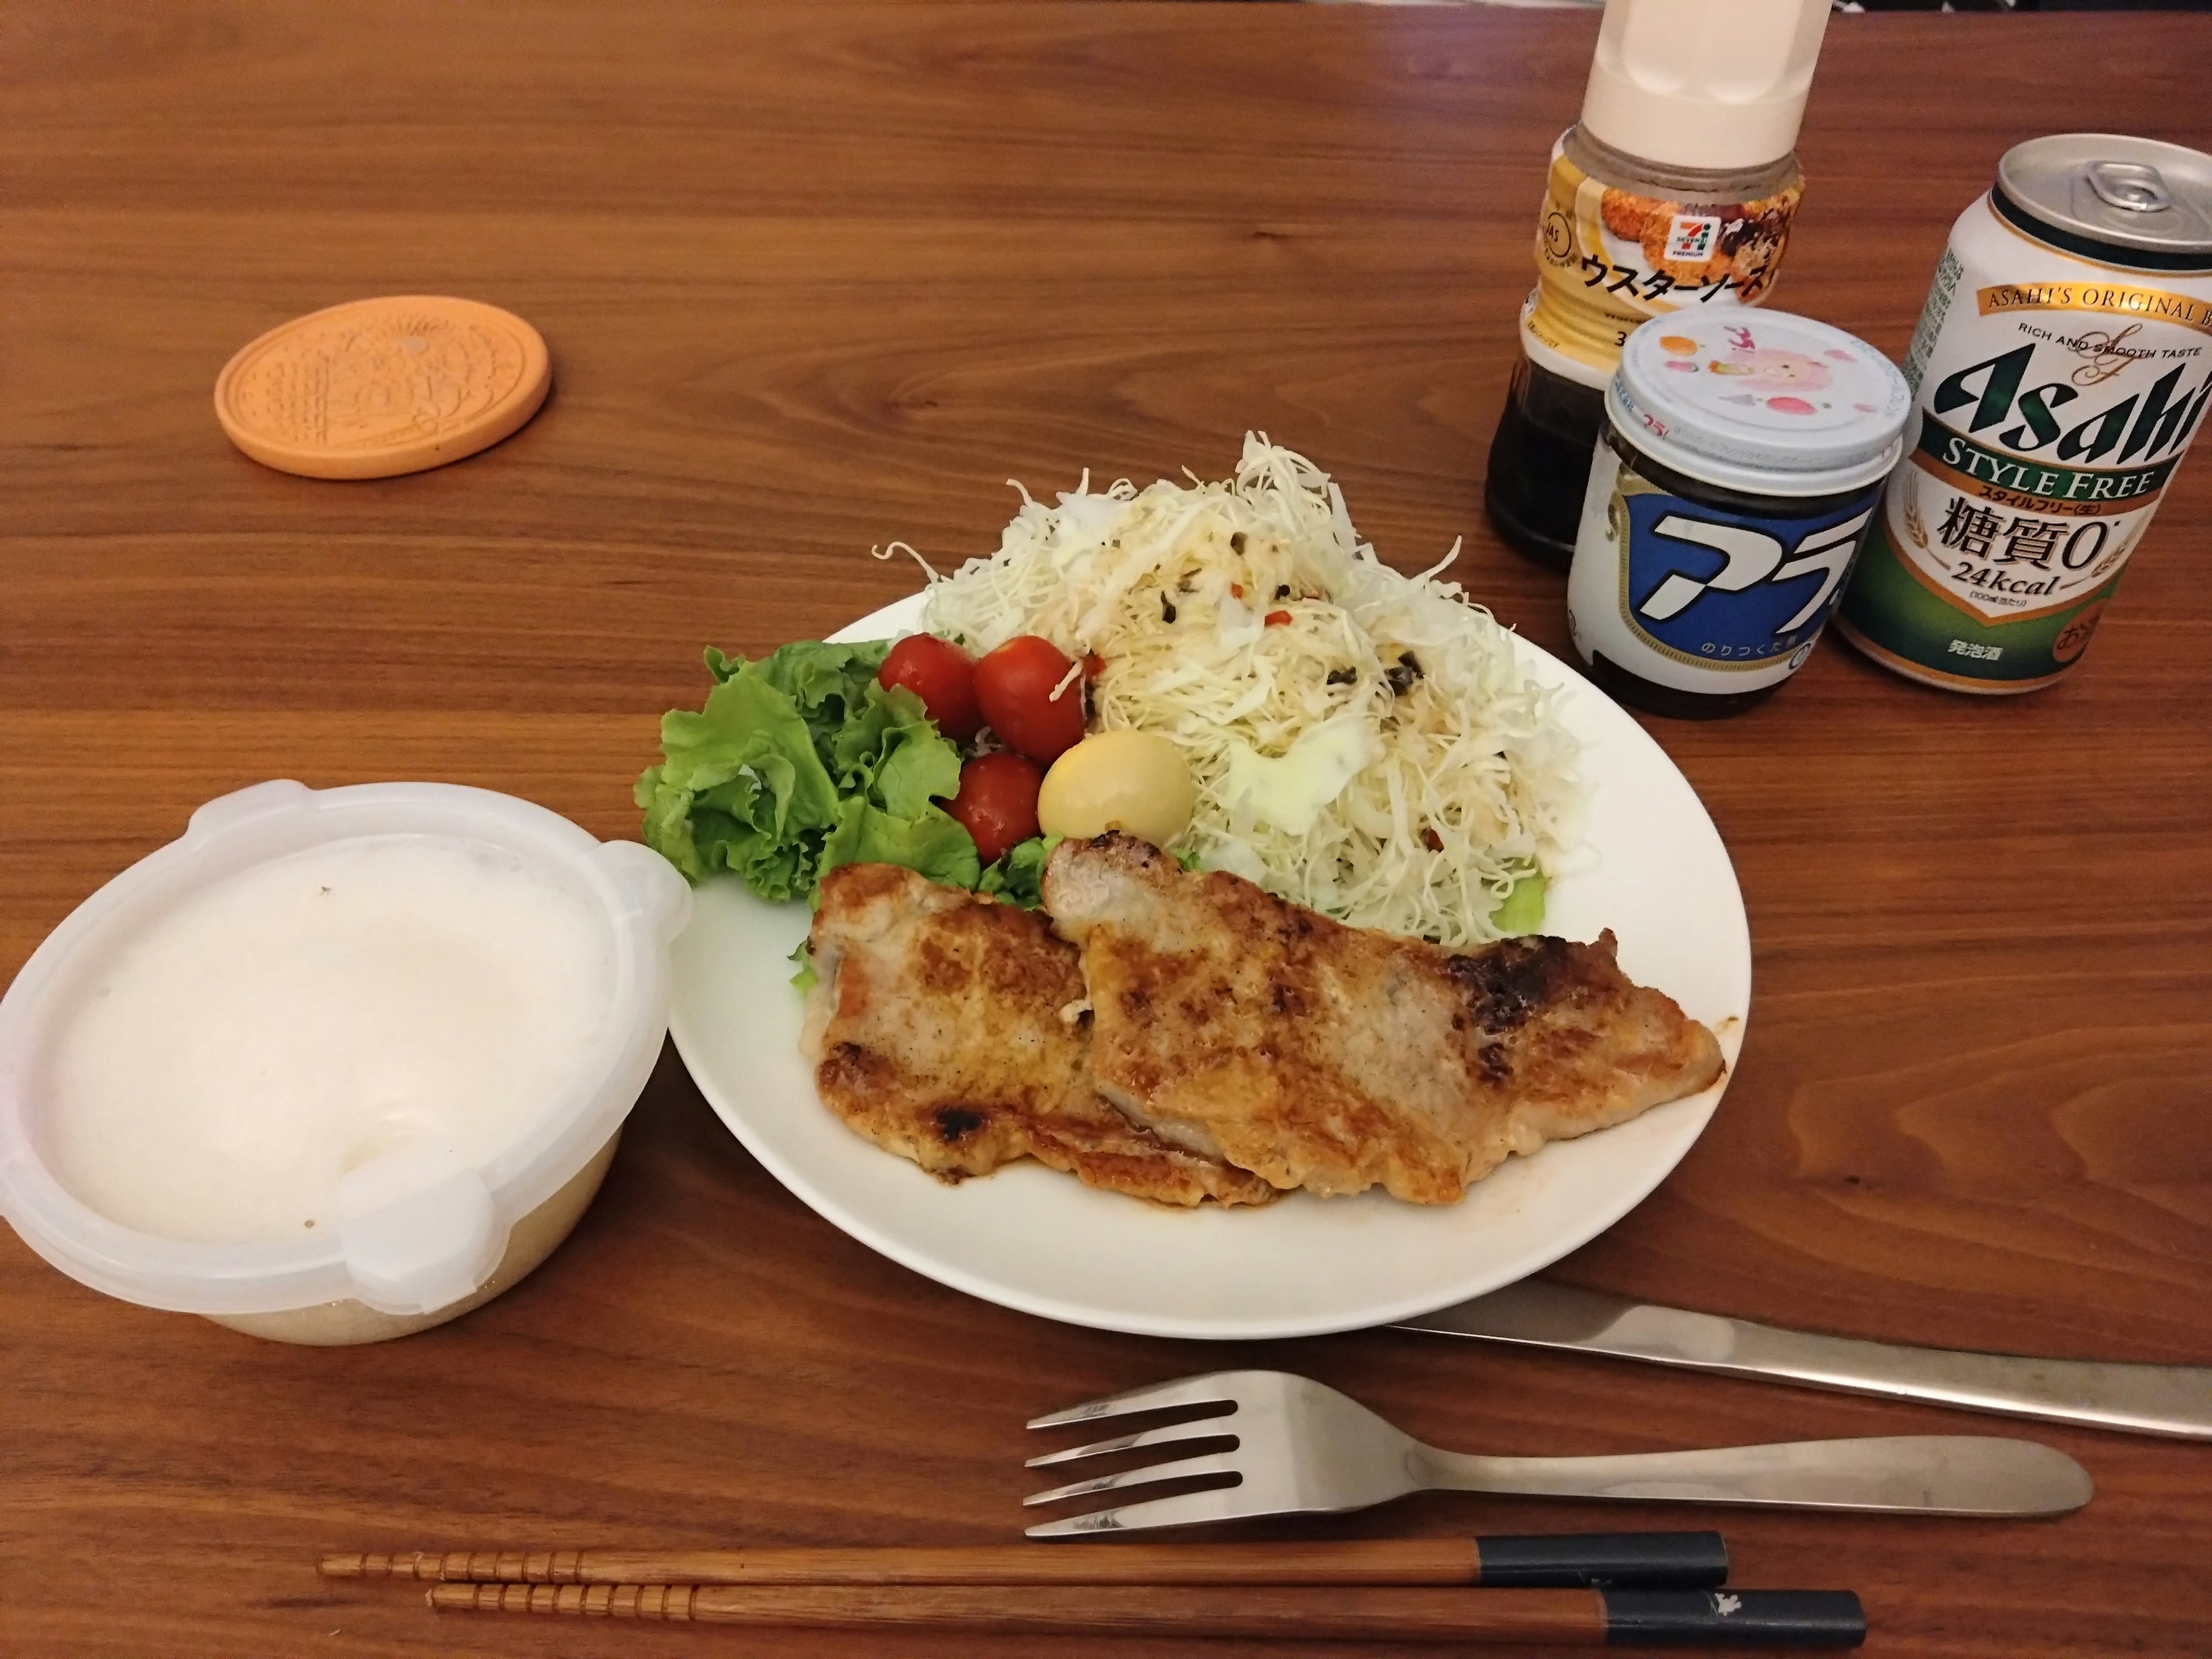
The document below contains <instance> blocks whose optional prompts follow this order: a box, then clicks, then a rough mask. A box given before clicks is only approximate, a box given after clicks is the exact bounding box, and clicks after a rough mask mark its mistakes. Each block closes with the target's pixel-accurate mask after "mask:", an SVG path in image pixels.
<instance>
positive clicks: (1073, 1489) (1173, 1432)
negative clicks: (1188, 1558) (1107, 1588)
mask: <svg viewBox="0 0 2212 1659" xmlns="http://www.w3.org/2000/svg"><path fill="white" fill-rule="evenodd" d="M1238 1375H1240V1373H1237V1372H1234V1371H1210V1372H1208V1373H1207V1374H1206V1375H1205V1376H1185V1377H1178V1378H1177V1379H1176V1380H1175V1381H1174V1382H1172V1383H1158V1384H1156V1385H1154V1386H1153V1387H1151V1388H1146V1389H1130V1390H1128V1391H1127V1393H1124V1394H1112V1395H1106V1396H1105V1397H1104V1398H1103V1399H1099V1400H1086V1401H1084V1402H1083V1403H1082V1404H1081V1405H1079V1406H1070V1407H1067V1408H1066V1410H1064V1411H1056V1412H1048V1413H1045V1415H1043V1416H1042V1417H1038V1418H1033V1419H1030V1424H1029V1426H1030V1428H1032V1429H1053V1428H1061V1427H1066V1426H1069V1425H1074V1424H1079V1423H1098V1422H1103V1421H1106V1420H1108V1419H1112V1418H1118V1417H1133V1416H1137V1415H1139V1414H1140V1413H1147V1412H1161V1411H1176V1410H1182V1409H1186V1408H1188V1407H1194V1406H1226V1407H1229V1409H1228V1411H1226V1412H1216V1413H1212V1415H1210V1416H1206V1417H1201V1418H1196V1419H1192V1420H1190V1421H1188V1422H1183V1423H1170V1424H1168V1425H1165V1426H1164V1427H1161V1428H1157V1429H1146V1430H1142V1431H1139V1432H1138V1433H1135V1434H1119V1435H1115V1436H1114V1437H1112V1438H1110V1439H1106V1440H1094V1441H1092V1442H1091V1443H1090V1444H1089V1445H1085V1446H1071V1447H1069V1448H1068V1449H1066V1450H1064V1451H1056V1452H1046V1453H1044V1454H1042V1455H1040V1456H1036V1457H1032V1458H1030V1460H1029V1461H1028V1462H1027V1463H1026V1464H1025V1465H1024V1467H1025V1468H1032V1469H1039V1468H1049V1467H1051V1466H1053V1465H1054V1464H1059V1463H1073V1462H1078V1461H1079V1460H1080V1459H1083V1458H1086V1457H1103V1456H1105V1455H1108V1454H1109V1453H1113V1452H1125V1451H1139V1450H1144V1449H1150V1448H1152V1447H1156V1446H1166V1447H1173V1446H1186V1445H1203V1444H1206V1443H1209V1442H1220V1441H1226V1442H1228V1444H1227V1445H1225V1446H1223V1447H1220V1448H1219V1449H1217V1450H1215V1451H1213V1452H1212V1453H1210V1454H1207V1455H1197V1456H1189V1457H1180V1458H1170V1461H1168V1462H1163V1463H1147V1464H1145V1465H1143V1466H1142V1467H1140V1468H1133V1469H1124V1470H1122V1471H1121V1473H1120V1474H1106V1475H1097V1476H1094V1477H1093V1478H1091V1479H1090V1480H1076V1481H1071V1482H1070V1483H1069V1484H1067V1485H1066V1486H1054V1487H1052V1488H1051V1489H1049V1490H1048V1491H1045V1492H1032V1493H1030V1496H1029V1497H1027V1498H1024V1499H1022V1503H1023V1504H1024V1506H1027V1505H1030V1504H1057V1503H1060V1501H1062V1500H1063V1499H1066V1498H1086V1497H1089V1496H1090V1495H1091V1494H1092V1493H1094V1492H1118V1491H1121V1489H1123V1488H1125V1487H1129V1486H1156V1485H1158V1484H1159V1483H1160V1482H1162V1481H1167V1480H1191V1479H1194V1478H1204V1477H1206V1476H1209V1475H1227V1476H1229V1477H1230V1479H1229V1480H1228V1481H1227V1482H1226V1483H1225V1484H1224V1485H1221V1486H1216V1487H1214V1488H1212V1489H1211V1490H1208V1491H1201V1492H1188V1493H1184V1494H1181V1495H1178V1496H1176V1497H1173V1498H1155V1499H1152V1501H1150V1502H1148V1503H1142V1504H1123V1505H1121V1507H1119V1508H1115V1509H1109V1510H1096V1511H1093V1512H1092V1513H1091V1514H1089V1515H1077V1516H1068V1517H1067V1518H1066V1519H1065V1520H1060V1521H1048V1522H1042V1523H1041V1524H1039V1525H1037V1526H1034V1527H1031V1528H1029V1529H1028V1535H1029V1536H1030V1537H1031V1538H1075V1537H1083V1536H1086V1535H1089V1534H1096V1533H1103V1532H1119V1531H1122V1530H1125V1529H1134V1528H1142V1527H1157V1526H1161V1525H1167V1524H1181V1525H1195V1524H1199V1523H1201V1522H1208V1521H1223V1520H1227V1519H1230V1518H1231V1513H1232V1511H1231V1506H1230V1500H1229V1497H1228V1494H1229V1493H1230V1492H1231V1491H1232V1490H1233V1489H1234V1488H1235V1487H1236V1486H1237V1485H1238V1484H1240V1483H1241V1482H1242V1480H1243V1476H1242V1475H1241V1474H1238V1472H1237V1467H1236V1464H1235V1463H1234V1462H1233V1461H1232V1459H1231V1453H1233V1452H1234V1451H1235V1450H1236V1449H1237V1443H1238V1442H1237V1431H1235V1429H1233V1428H1231V1426H1230V1425H1231V1421H1232V1420H1233V1419H1234V1418H1235V1416H1236V1413H1237V1409H1238V1407H1237V1399H1236V1396H1235V1393H1234V1390H1233V1389H1231V1387H1229V1384H1231V1383H1232V1382H1233V1381H1234V1380H1235V1379H1236V1377H1237V1376H1238ZM1208 1499H1213V1500H1215V1501H1213V1502H1211V1503H1209V1502H1208V1501H1207V1500H1208Z"/></svg>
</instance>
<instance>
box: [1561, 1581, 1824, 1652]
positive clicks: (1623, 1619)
mask: <svg viewBox="0 0 2212 1659" xmlns="http://www.w3.org/2000/svg"><path fill="white" fill-rule="evenodd" d="M1599 1594H1600V1595H1602V1596H1603V1597H1604V1599H1605V1639H1606V1644H1607V1646H1609V1647H1692V1646H1697V1647H1745V1648H1855V1647H1857V1646H1858V1645H1859V1644H1861V1643H1862V1642H1863V1641H1865V1640H1866V1633H1867V1626H1866V1609H1865V1608H1864V1607H1861V1606H1860V1604H1859V1598H1858V1597H1857V1595H1854V1594H1853V1593H1852V1592H1851V1591H1850V1590H1755V1589H1750V1590H1681V1589H1607V1590H1601V1591H1600V1592H1599Z"/></svg>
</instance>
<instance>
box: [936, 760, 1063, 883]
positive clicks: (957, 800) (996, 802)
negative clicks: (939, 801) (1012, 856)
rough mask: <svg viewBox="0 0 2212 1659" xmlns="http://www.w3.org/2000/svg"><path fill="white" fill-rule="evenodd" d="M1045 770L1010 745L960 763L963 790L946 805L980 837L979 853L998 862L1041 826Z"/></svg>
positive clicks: (978, 843) (954, 815)
mask: <svg viewBox="0 0 2212 1659" xmlns="http://www.w3.org/2000/svg"><path fill="white" fill-rule="evenodd" d="M1043 787H1044V774H1043V773H1042V772H1041V771H1040V770H1038V769H1037V763H1036V762H1035V761H1033V760H1031V759H1030V758H1029V757H1027V756H1026V755H1017V754H1015V753H1014V752H1013V750H1011V749H1001V750H999V751H998V752H997V753H995V754H990V755H978V756H976V757H975V759H974V760H971V761H969V763H967V764H966V765H965V766H963V767H962V768H961V769H960V793H958V794H957V795H955V796H953V798H952V799H951V800H949V801H947V802H945V811H948V812H950V813H951V815H952V816H953V817H954V818H956V819H957V820H958V822H959V824H960V827H961V828H962V829H965V830H966V831H967V832H968V833H969V835H971V836H974V837H975V856H976V857H977V858H979V859H981V860H983V862H984V863H986V864H995V863H997V862H998V861H999V860H1000V859H1002V858H1004V857H1005V856H1006V852H1007V849H1008V848H1012V847H1014V846H1016V845H1018V844H1019V843H1020V842H1025V841H1027V840H1028V839H1029V838H1030V836H1034V835H1035V834H1036V832H1037V791H1039V790H1040V789H1042V788H1043Z"/></svg>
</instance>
